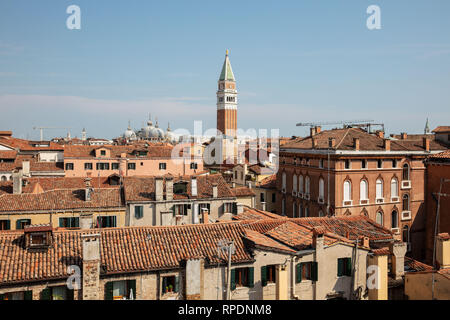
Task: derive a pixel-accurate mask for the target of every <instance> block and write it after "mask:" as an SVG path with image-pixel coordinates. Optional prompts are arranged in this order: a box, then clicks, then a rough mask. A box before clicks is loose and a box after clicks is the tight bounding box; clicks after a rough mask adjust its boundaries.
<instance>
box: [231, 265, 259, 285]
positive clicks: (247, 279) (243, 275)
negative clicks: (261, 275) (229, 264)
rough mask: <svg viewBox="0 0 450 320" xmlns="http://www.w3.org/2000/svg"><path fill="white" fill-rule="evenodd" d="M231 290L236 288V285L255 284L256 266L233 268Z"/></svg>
mask: <svg viewBox="0 0 450 320" xmlns="http://www.w3.org/2000/svg"><path fill="white" fill-rule="evenodd" d="M230 284H231V290H234V289H236V287H249V288H253V286H254V268H253V267H248V268H236V269H232V270H231V279H230Z"/></svg>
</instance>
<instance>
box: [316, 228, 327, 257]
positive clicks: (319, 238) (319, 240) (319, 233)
mask: <svg viewBox="0 0 450 320" xmlns="http://www.w3.org/2000/svg"><path fill="white" fill-rule="evenodd" d="M324 234H325V230H324V229H323V227H320V226H319V227H315V228H313V247H314V248H315V249H316V251H317V250H322V249H323V237H324Z"/></svg>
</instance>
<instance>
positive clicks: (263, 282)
mask: <svg viewBox="0 0 450 320" xmlns="http://www.w3.org/2000/svg"><path fill="white" fill-rule="evenodd" d="M261 285H262V286H263V287H265V286H266V285H267V267H266V266H264V267H261Z"/></svg>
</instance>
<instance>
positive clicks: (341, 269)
mask: <svg viewBox="0 0 450 320" xmlns="http://www.w3.org/2000/svg"><path fill="white" fill-rule="evenodd" d="M343 272H344V259H341V258H339V259H338V269H337V275H338V277H341V276H342V275H343Z"/></svg>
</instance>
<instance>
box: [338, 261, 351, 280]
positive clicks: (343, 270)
mask: <svg viewBox="0 0 450 320" xmlns="http://www.w3.org/2000/svg"><path fill="white" fill-rule="evenodd" d="M337 263H338V266H337V275H338V277H342V276H351V275H352V259H351V258H339V259H338V260H337Z"/></svg>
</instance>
